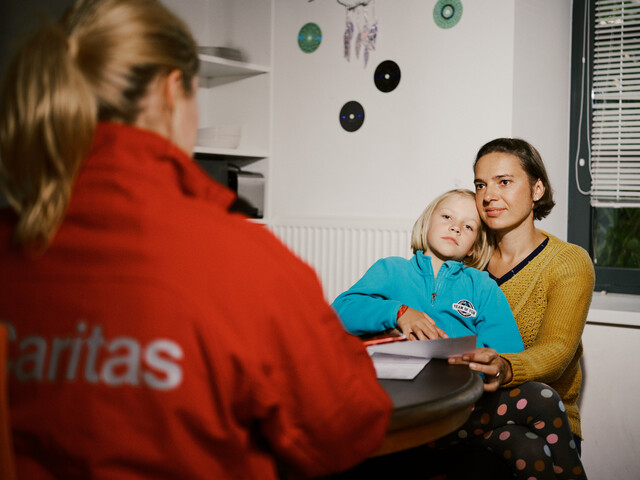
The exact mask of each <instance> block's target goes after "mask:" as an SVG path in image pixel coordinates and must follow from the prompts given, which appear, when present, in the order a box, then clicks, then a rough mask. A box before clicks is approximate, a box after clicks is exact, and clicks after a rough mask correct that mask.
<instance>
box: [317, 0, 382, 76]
mask: <svg viewBox="0 0 640 480" xmlns="http://www.w3.org/2000/svg"><path fill="white" fill-rule="evenodd" d="M307 1H309V2H312V1H313V0H307ZM336 1H337V2H338V3H339V4H340V5H342V6H343V7H344V8H345V14H346V21H345V29H344V36H343V44H344V58H345V59H346V60H347V61H348V62H349V61H351V50H352V49H353V51H354V54H355V57H356V58H357V59H360V54H361V53H362V58H363V60H364V66H365V67H366V66H367V63H368V62H369V54H370V52H371V51H373V50H375V49H376V38H377V36H378V20H377V19H376V15H375V0H336Z"/></svg>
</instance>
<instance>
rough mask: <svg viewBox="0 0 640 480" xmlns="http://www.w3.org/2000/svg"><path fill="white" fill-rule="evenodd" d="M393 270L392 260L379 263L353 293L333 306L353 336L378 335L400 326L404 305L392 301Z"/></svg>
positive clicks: (342, 295) (336, 300)
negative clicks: (398, 322) (398, 323)
mask: <svg viewBox="0 0 640 480" xmlns="http://www.w3.org/2000/svg"><path fill="white" fill-rule="evenodd" d="M393 278H394V277H393V268H392V265H391V263H390V262H389V259H382V260H378V261H377V262H376V263H374V264H373V265H372V266H371V268H369V270H367V272H366V273H365V274H364V275H363V277H362V278H361V279H360V280H358V281H357V282H356V283H355V284H354V285H353V286H352V287H351V288H350V289H349V290H347V291H346V292H343V293H341V294H340V295H338V297H337V298H336V299H335V300H334V302H333V304H332V305H331V306H332V307H333V308H334V309H335V311H336V313H337V314H338V316H339V317H340V320H342V324H343V325H344V327H345V328H346V329H347V331H349V332H350V333H353V334H354V335H363V334H366V333H377V332H381V331H384V330H387V329H390V328H395V327H396V326H397V322H396V315H397V313H398V309H399V308H400V307H401V306H402V302H400V301H398V300H394V299H392V298H390V293H391V288H392V284H393Z"/></svg>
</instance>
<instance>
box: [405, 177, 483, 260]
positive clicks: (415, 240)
mask: <svg viewBox="0 0 640 480" xmlns="http://www.w3.org/2000/svg"><path fill="white" fill-rule="evenodd" d="M453 196H460V197H467V198H470V199H472V200H474V202H475V198H476V194H475V193H473V192H472V191H471V190H467V189H462V188H459V189H455V190H449V191H448V192H445V193H443V194H442V195H440V196H439V197H437V198H435V199H434V200H433V201H432V202H431V203H429V205H427V208H425V209H424V211H423V212H422V214H421V215H420V216H419V217H418V220H416V223H415V224H414V225H413V231H412V232H411V248H412V250H413V253H414V254H415V253H417V252H418V251H419V250H422V251H423V252H424V251H426V250H427V246H428V241H427V234H428V232H429V223H430V222H431V217H432V216H433V212H434V211H435V210H436V209H437V208H438V205H440V203H441V202H442V201H443V200H445V199H447V198H450V197H453ZM477 233H478V236H477V237H476V241H475V242H474V244H473V253H472V254H471V255H470V256H467V257H465V258H464V259H462V262H463V263H464V264H465V265H467V266H469V267H473V268H477V269H479V270H482V269H483V268H484V267H485V266H486V265H487V263H489V258H491V246H490V244H489V241H488V238H487V229H486V227H485V225H484V224H483V223H482V222H479V223H478V232H477Z"/></svg>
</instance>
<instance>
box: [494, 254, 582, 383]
mask: <svg viewBox="0 0 640 480" xmlns="http://www.w3.org/2000/svg"><path fill="white" fill-rule="evenodd" d="M547 268H548V269H549V272H548V275H549V277H550V278H551V280H550V285H549V288H548V290H547V307H546V309H545V312H544V318H543V319H542V322H541V325H540V329H539V331H538V334H537V337H536V340H535V342H534V343H533V345H531V346H530V347H529V348H527V349H526V350H525V351H524V352H522V353H519V354H506V355H503V357H504V359H505V360H506V361H507V362H508V363H509V364H510V370H511V372H512V374H513V378H511V379H510V381H509V382H508V383H507V382H504V381H503V384H505V385H507V386H511V385H519V384H521V383H524V382H527V381H531V380H535V381H539V382H544V383H550V382H554V381H556V380H557V379H558V378H559V377H560V376H561V375H562V374H563V373H564V372H565V370H566V368H567V366H568V365H569V363H570V362H571V361H572V359H573V358H574V356H575V354H576V351H577V349H578V346H579V345H580V341H581V338H582V332H583V330H584V325H585V322H586V319H587V314H588V313H589V306H590V304H591V296H592V294H593V286H594V281H595V274H594V270H593V264H592V263H591V259H590V258H589V256H588V254H587V252H586V251H585V250H583V249H581V248H580V249H578V248H575V249H571V250H568V251H566V252H564V253H563V255H562V257H561V258H557V259H556V258H554V260H553V262H551V263H550V264H549V266H548V267H547ZM523 321H526V319H523Z"/></svg>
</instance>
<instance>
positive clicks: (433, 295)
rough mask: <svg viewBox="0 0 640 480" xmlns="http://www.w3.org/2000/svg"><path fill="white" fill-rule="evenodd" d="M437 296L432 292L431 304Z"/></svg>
mask: <svg viewBox="0 0 640 480" xmlns="http://www.w3.org/2000/svg"><path fill="white" fill-rule="evenodd" d="M437 295H438V294H437V293H436V292H433V293H432V294H431V303H433V302H435V301H436V296H437Z"/></svg>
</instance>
